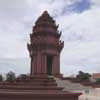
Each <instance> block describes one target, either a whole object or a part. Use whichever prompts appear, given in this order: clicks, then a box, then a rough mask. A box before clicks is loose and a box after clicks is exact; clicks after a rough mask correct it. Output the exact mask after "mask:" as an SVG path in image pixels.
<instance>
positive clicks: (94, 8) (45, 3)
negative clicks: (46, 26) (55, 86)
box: [0, 0, 100, 76]
mask: <svg viewBox="0 0 100 100" xmlns="http://www.w3.org/2000/svg"><path fill="white" fill-rule="evenodd" d="M45 10H47V11H48V12H49V14H50V15H51V16H52V17H53V18H54V19H55V20H56V23H57V24H59V30H60V31H62V37H61V39H62V40H63V41H64V49H63V51H62V53H61V73H63V74H64V75H65V76H67V75H74V74H76V73H77V72H78V71H79V70H82V71H85V72H89V73H95V72H100V1H99V0H0V72H1V73H6V72H8V71H9V70H12V71H14V72H16V73H17V74H20V73H29V71H30V64H29V62H30V60H29V54H28V50H27V43H28V42H29V34H30V33H31V32H32V27H33V26H34V23H35V21H36V20H37V18H38V17H39V16H40V15H41V14H42V13H43V11H45Z"/></svg>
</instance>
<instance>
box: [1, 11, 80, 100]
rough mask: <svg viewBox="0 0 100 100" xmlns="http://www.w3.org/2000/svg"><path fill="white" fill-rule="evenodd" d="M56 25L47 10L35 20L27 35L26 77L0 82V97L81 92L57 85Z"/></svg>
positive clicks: (34, 98) (50, 98)
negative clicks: (29, 69) (28, 64)
mask: <svg viewBox="0 0 100 100" xmlns="http://www.w3.org/2000/svg"><path fill="white" fill-rule="evenodd" d="M57 29H58V26H56V24H55V21H54V20H53V19H52V17H50V15H49V14H48V12H47V11H44V12H43V14H42V15H41V16H40V17H39V19H38V20H37V21H36V23H35V26H34V27H33V31H32V34H31V35H30V44H28V50H29V53H30V58H31V74H30V76H29V77H27V78H26V79H25V80H16V81H15V82H12V83H11V82H5V83H0V100H78V96H79V95H80V93H70V92H67V91H63V88H62V87H58V85H57V83H56V80H55V77H61V76H62V75H61V74H60V53H61V50H62V48H63V46H64V42H61V41H60V36H61V33H59V32H58V30H57Z"/></svg>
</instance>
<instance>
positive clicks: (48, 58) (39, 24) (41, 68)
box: [28, 11, 64, 76]
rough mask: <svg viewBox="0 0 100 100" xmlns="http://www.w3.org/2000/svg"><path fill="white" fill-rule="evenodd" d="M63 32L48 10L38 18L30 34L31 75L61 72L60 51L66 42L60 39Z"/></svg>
mask: <svg viewBox="0 0 100 100" xmlns="http://www.w3.org/2000/svg"><path fill="white" fill-rule="evenodd" d="M60 36H61V32H60V33H59V31H58V26H57V25H56V24H55V21H54V20H53V18H52V17H51V16H49V14H48V12H47V11H45V12H44V13H43V14H42V16H40V17H39V18H38V20H37V21H36V23H35V26H34V27H33V31H32V34H30V44H28V50H29V53H30V57H31V76H34V75H40V76H41V75H46V74H48V75H54V76H61V74H60V53H61V50H62V48H63V46H64V42H62V41H61V40H60Z"/></svg>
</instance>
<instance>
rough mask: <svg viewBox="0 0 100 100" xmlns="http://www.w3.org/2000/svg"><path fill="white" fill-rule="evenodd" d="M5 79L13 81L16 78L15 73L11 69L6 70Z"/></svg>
mask: <svg viewBox="0 0 100 100" xmlns="http://www.w3.org/2000/svg"><path fill="white" fill-rule="evenodd" d="M6 80H7V81H10V82H12V81H15V80H16V76H15V73H14V72H12V71H10V72H8V73H7V74H6Z"/></svg>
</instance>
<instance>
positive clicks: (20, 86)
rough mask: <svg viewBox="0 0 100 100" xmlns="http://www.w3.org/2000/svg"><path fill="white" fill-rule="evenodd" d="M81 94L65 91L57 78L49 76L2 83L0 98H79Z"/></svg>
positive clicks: (47, 99)
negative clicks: (58, 85) (57, 81)
mask: <svg viewBox="0 0 100 100" xmlns="http://www.w3.org/2000/svg"><path fill="white" fill-rule="evenodd" d="M79 95H81V94H80V93H70V92H67V91H66V92H65V91H63V88H61V87H57V83H56V81H55V79H53V78H50V77H49V78H48V77H47V76H46V77H42V76H41V77H30V79H27V80H24V81H21V80H20V81H19V82H12V83H10V82H5V83H0V100H78V96H79Z"/></svg>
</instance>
